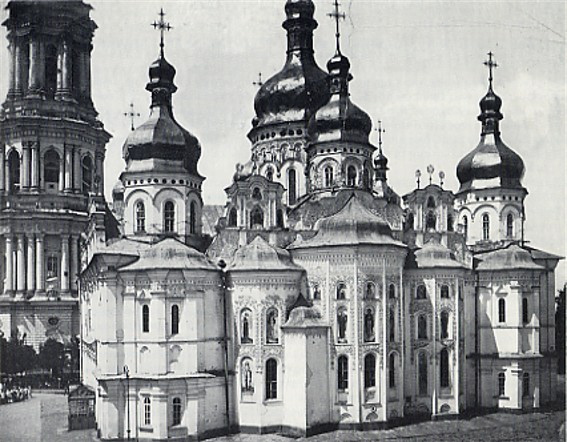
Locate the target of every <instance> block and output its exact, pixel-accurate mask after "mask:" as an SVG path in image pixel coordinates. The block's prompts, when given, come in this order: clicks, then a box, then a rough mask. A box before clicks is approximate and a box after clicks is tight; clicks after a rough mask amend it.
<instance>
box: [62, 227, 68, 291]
mask: <svg viewBox="0 0 567 442" xmlns="http://www.w3.org/2000/svg"><path fill="white" fill-rule="evenodd" d="M61 292H62V293H68V292H69V236H68V235H62V236H61Z"/></svg>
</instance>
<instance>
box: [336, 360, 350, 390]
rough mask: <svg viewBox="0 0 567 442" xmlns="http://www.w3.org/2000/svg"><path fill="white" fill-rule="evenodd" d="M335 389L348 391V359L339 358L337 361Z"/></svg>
mask: <svg viewBox="0 0 567 442" xmlns="http://www.w3.org/2000/svg"><path fill="white" fill-rule="evenodd" d="M337 389H338V390H339V391H346V390H347V389H348V357H347V356H345V355H341V356H339V359H338V361H337Z"/></svg>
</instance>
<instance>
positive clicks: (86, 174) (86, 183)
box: [81, 155, 93, 195]
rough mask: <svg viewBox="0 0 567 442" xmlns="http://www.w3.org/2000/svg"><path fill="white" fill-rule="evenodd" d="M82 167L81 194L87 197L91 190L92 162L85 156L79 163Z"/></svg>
mask: <svg viewBox="0 0 567 442" xmlns="http://www.w3.org/2000/svg"><path fill="white" fill-rule="evenodd" d="M81 166H82V172H83V173H82V176H83V186H82V192H83V193H84V194H85V195H88V194H89V192H90V191H91V190H92V188H93V160H91V157H90V156H89V155H85V156H84V157H83V161H82V163H81Z"/></svg>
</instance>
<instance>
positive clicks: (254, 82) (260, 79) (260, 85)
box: [252, 72, 264, 87]
mask: <svg viewBox="0 0 567 442" xmlns="http://www.w3.org/2000/svg"><path fill="white" fill-rule="evenodd" d="M252 84H253V85H254V86H258V87H262V85H263V84H264V82H263V81H262V73H261V72H258V81H253V82H252Z"/></svg>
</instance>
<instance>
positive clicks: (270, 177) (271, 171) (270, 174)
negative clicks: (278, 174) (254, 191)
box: [266, 167, 274, 181]
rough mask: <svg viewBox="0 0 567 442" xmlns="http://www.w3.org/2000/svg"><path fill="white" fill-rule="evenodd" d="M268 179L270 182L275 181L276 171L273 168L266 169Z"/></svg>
mask: <svg viewBox="0 0 567 442" xmlns="http://www.w3.org/2000/svg"><path fill="white" fill-rule="evenodd" d="M266 178H267V180H268V181H274V169H272V168H271V167H268V168H267V169H266Z"/></svg>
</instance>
